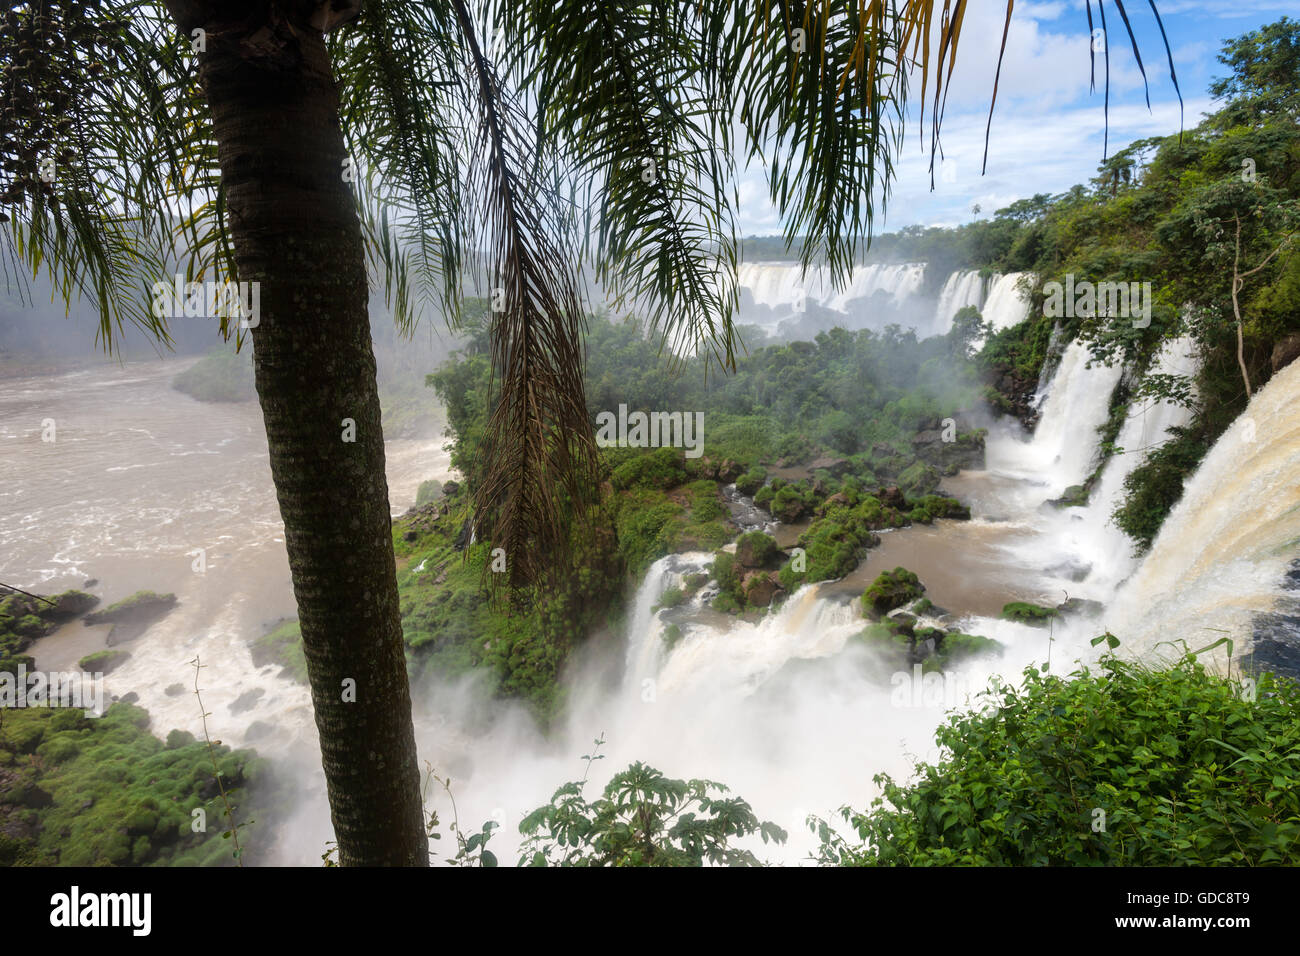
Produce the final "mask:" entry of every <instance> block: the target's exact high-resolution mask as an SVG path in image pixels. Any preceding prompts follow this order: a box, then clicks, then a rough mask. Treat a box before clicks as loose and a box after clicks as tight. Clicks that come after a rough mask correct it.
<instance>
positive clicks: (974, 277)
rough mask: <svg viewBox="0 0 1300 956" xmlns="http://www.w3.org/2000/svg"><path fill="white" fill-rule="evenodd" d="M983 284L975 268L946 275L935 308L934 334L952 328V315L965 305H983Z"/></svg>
mask: <svg viewBox="0 0 1300 956" xmlns="http://www.w3.org/2000/svg"><path fill="white" fill-rule="evenodd" d="M985 285H986V283H985V282H984V279H983V277H981V276H980V274H979V271H978V270H976V269H959V270H957V271H956V272H954V273H953V274H952V275H950V276H948V280H947V281H946V282H944V284H943V291H941V292H940V293H939V304H938V306H937V307H936V308H935V314H934V320H935V327H934V328H935V334H936V335H946V334H947V333H948V330H949V329H951V328H952V320H953V317H954V316H956V314H957V313H958V312H960V311H961V310H962V309H964V308H966V307H967V306H973V307H975V308H977V309H978V308H980V307H981V306H983V305H984V288H985Z"/></svg>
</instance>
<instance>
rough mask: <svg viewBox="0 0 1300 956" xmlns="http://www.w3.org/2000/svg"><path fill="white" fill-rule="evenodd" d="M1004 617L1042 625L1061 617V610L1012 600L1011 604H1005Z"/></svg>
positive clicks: (1003, 608) (1022, 622) (1009, 619)
mask: <svg viewBox="0 0 1300 956" xmlns="http://www.w3.org/2000/svg"><path fill="white" fill-rule="evenodd" d="M1002 617H1004V618H1005V619H1006V620H1008V621H1018V622H1020V623H1021V624H1033V625H1039V626H1041V625H1043V624H1046V623H1047V621H1049V620H1050V619H1052V618H1054V617H1060V612H1058V611H1057V610H1056V608H1054V607H1043V606H1042V605H1041V604H1029V603H1027V602H1025V601H1012V602H1011V603H1010V604H1005V605H1003V607H1002Z"/></svg>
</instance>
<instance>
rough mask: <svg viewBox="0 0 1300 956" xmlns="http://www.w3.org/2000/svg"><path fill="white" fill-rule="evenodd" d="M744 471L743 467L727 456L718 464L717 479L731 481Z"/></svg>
mask: <svg viewBox="0 0 1300 956" xmlns="http://www.w3.org/2000/svg"><path fill="white" fill-rule="evenodd" d="M744 473H745V469H743V468H742V467H740V465H739V464H737V463H736V462H734V461H732V460H731V459H730V458H728V459H726V460H725V461H724V462H723V463H722V464H721V465H719V466H718V481H725V482H733V481H735V480H736V479H737V478H739V477H740V476H741V475H743V474H744Z"/></svg>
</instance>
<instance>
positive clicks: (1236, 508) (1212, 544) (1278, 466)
mask: <svg viewBox="0 0 1300 956" xmlns="http://www.w3.org/2000/svg"><path fill="white" fill-rule="evenodd" d="M1298 406H1300V362H1293V363H1291V364H1290V365H1288V366H1287V367H1286V368H1284V369H1282V371H1280V372H1278V373H1277V374H1276V375H1274V376H1273V379H1272V380H1271V381H1270V382H1269V383H1268V385H1266V386H1265V387H1264V388H1263V389H1261V390H1260V391H1259V392H1258V393H1256V395H1255V397H1254V398H1253V399H1251V402H1250V404H1249V405H1248V406H1247V408H1246V410H1245V411H1244V412H1243V413H1242V415H1241V417H1240V418H1238V419H1237V421H1236V422H1234V423H1233V425H1232V426H1231V427H1230V428H1229V429H1228V430H1227V431H1226V432H1224V433H1223V435H1222V436H1221V437H1220V438H1219V440H1218V441H1217V442H1215V445H1214V447H1213V448H1211V449H1210V451H1209V453H1208V454H1207V455H1206V457H1205V460H1204V461H1202V462H1201V465H1200V467H1199V468H1198V469H1197V470H1196V473H1195V474H1194V475H1192V477H1191V478H1190V479H1189V480H1188V482H1187V484H1186V486H1185V488H1184V490H1183V497H1182V499H1181V500H1180V501H1179V502H1178V504H1177V505H1175V506H1174V509H1173V511H1172V512H1170V514H1169V517H1168V518H1167V519H1165V523H1164V526H1163V527H1162V528H1161V530H1160V534H1159V535H1158V536H1157V537H1156V540H1155V543H1154V544H1153V545H1152V547H1151V551H1150V552H1149V553H1148V554H1147V556H1146V558H1145V559H1144V560H1143V561H1142V564H1141V566H1140V567H1139V568H1138V570H1137V573H1136V574H1135V575H1133V576H1132V577H1131V578H1129V579H1128V581H1127V582H1126V583H1125V584H1124V586H1123V587H1122V588H1121V589H1120V591H1119V593H1118V594H1117V595H1116V598H1115V601H1114V602H1113V603H1112V605H1111V606H1110V607H1109V608H1108V610H1107V613H1106V620H1107V622H1108V625H1109V627H1110V629H1111V630H1112V631H1113V632H1114V633H1115V634H1117V635H1118V636H1119V637H1120V638H1121V639H1122V640H1123V641H1124V643H1125V645H1126V646H1127V647H1128V649H1129V650H1131V651H1136V652H1139V653H1146V654H1151V653H1153V652H1155V653H1161V652H1158V651H1155V646H1156V645H1157V644H1158V643H1159V642H1161V641H1173V640H1184V641H1186V642H1187V644H1188V646H1189V648H1191V649H1193V650H1195V649H1196V648H1198V647H1201V646H1204V645H1206V644H1210V643H1213V642H1214V641H1215V640H1217V639H1218V638H1220V637H1225V636H1226V637H1230V638H1232V640H1233V641H1234V643H1235V648H1234V650H1235V652H1236V653H1237V654H1242V653H1243V652H1247V651H1249V647H1247V646H1246V645H1247V644H1248V643H1249V641H1248V640H1247V638H1248V637H1249V635H1250V633H1251V618H1252V616H1253V615H1254V614H1255V613H1258V612H1260V611H1264V610H1268V609H1270V608H1272V607H1273V606H1274V604H1275V603H1276V602H1278V601H1279V600H1280V599H1281V598H1283V596H1284V593H1285V592H1284V589H1283V580H1284V575H1285V574H1286V572H1287V568H1288V565H1289V564H1290V563H1291V562H1292V561H1294V560H1295V558H1296V556H1297V549H1298V548H1300V491H1298V490H1297V489H1300V416H1297V415H1296V413H1295V410H1296V408H1297V407H1298ZM1162 650H1163V652H1165V653H1167V652H1169V650H1170V649H1169V648H1164V649H1162ZM1219 660H1220V661H1221V660H1222V658H1219Z"/></svg>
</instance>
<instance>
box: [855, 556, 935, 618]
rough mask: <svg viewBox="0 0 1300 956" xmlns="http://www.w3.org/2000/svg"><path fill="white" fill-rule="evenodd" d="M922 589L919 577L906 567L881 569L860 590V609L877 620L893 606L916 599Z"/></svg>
mask: <svg viewBox="0 0 1300 956" xmlns="http://www.w3.org/2000/svg"><path fill="white" fill-rule="evenodd" d="M924 591H925V586H924V585H923V584H921V580H920V578H918V577H917V576H916V575H915V574H913V573H912V572H911V571H909V570H907V568H894V570H892V571H883V572H881V573H880V574H879V575H877V576H876V580H874V581H872V582H871V585H870V586H869V587H868V588H867V589H866V590H865V591H863V592H862V610H863V613H864V614H865V615H866V616H867V617H870V618H872V619H873V620H878V619H879V618H881V617H884V616H885V615H886V614H888V613H889V612H890V611H892V610H894V609H895V608H900V607H902V606H903V605H904V604H907V603H908V602H909V601H914V600H916V599H917V598H919V597H920V596H921V595H922V593H923V592H924Z"/></svg>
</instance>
